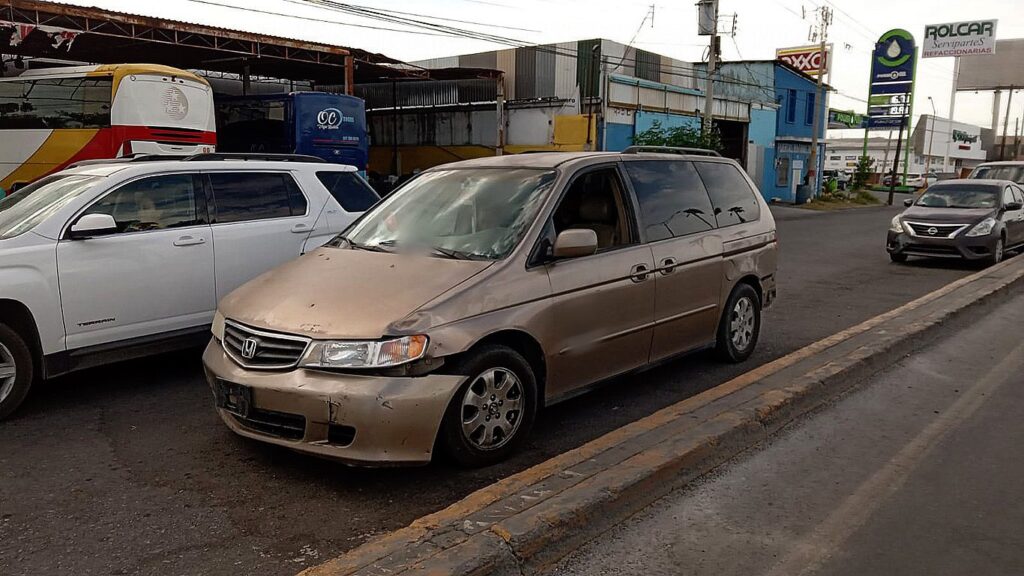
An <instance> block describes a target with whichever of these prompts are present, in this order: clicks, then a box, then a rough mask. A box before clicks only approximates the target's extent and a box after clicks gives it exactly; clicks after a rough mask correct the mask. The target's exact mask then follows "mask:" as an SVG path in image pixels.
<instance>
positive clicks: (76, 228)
mask: <svg viewBox="0 0 1024 576" xmlns="http://www.w3.org/2000/svg"><path fill="white" fill-rule="evenodd" d="M116 232H117V222H115V221H114V217H113V216H111V215H110V214H85V215H84V216H82V217H81V218H79V219H78V220H76V221H75V223H74V224H72V225H71V230H69V231H68V238H70V239H72V240H84V239H86V238H93V237H95V236H105V235H107V234H114V233H116Z"/></svg>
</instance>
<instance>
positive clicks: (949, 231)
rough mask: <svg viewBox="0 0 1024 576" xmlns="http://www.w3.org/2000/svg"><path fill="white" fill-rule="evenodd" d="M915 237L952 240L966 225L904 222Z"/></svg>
mask: <svg viewBox="0 0 1024 576" xmlns="http://www.w3.org/2000/svg"><path fill="white" fill-rule="evenodd" d="M906 225H907V226H909V227H910V230H911V231H912V232H913V233H914V235H915V236H923V237H925V238H952V237H953V236H955V235H956V234H958V233H959V232H960V231H961V230H963V229H964V228H967V224H928V223H926V222H906Z"/></svg>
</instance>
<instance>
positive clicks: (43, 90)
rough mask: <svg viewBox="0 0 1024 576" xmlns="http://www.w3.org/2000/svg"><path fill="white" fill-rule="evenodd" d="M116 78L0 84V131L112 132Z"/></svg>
mask: <svg viewBox="0 0 1024 576" xmlns="http://www.w3.org/2000/svg"><path fill="white" fill-rule="evenodd" d="M112 83H113V78H111V77H109V76H107V77H95V78H94V77H81V78H39V79H27V80H21V79H16V80H5V81H3V82H0V130H17V129H28V128H47V129H51V130H52V129H56V128H109V127H110V93H111V87H112V85H113V84H112Z"/></svg>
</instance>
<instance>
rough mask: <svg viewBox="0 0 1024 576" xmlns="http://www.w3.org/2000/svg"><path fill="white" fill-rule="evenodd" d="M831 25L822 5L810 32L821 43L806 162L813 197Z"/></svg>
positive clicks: (815, 188)
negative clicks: (820, 111)
mask: <svg viewBox="0 0 1024 576" xmlns="http://www.w3.org/2000/svg"><path fill="white" fill-rule="evenodd" d="M831 24H832V9H831V8H829V7H828V6H825V5H822V6H821V7H820V8H818V24H817V29H816V30H815V31H814V32H812V39H813V37H814V36H815V35H817V36H818V37H819V39H820V41H821V43H820V48H819V49H820V50H821V58H820V59H819V60H818V87H817V89H815V91H814V119H813V120H812V122H811V155H810V158H809V159H808V162H807V163H808V164H809V166H808V167H807V183H808V184H810V185H811V186H813V187H814V190H815V195H817V194H818V190H819V189H820V187H819V186H818V132H819V130H820V127H821V125H822V118H821V114H819V113H818V109H819V108H820V107H821V105H822V103H823V102H825V98H824V97H822V95H821V88H822V81H823V80H824V79H825V60H826V58H827V53H826V52H825V51H826V50H827V47H826V44H827V42H828V27H829V25H831Z"/></svg>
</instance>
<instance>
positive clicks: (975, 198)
mask: <svg viewBox="0 0 1024 576" xmlns="http://www.w3.org/2000/svg"><path fill="white" fill-rule="evenodd" d="M916 205H917V206H926V207H928V208H996V207H997V206H999V188H993V187H991V186H963V185H959V186H944V187H938V186H933V187H931V188H929V189H928V191H927V192H925V193H924V194H922V195H921V197H920V198H918V199H917V202H916Z"/></svg>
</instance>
